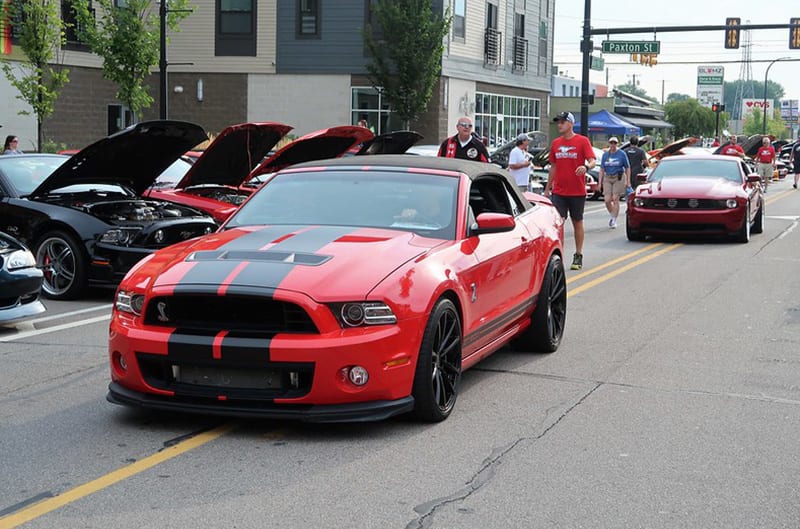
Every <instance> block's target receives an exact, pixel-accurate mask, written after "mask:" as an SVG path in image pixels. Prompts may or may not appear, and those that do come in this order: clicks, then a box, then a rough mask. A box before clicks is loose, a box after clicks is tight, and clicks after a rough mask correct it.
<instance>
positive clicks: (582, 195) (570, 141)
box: [544, 112, 595, 270]
mask: <svg viewBox="0 0 800 529" xmlns="http://www.w3.org/2000/svg"><path fill="white" fill-rule="evenodd" d="M553 121H554V122H555V123H558V134H559V136H558V138H556V139H554V140H553V143H552V145H550V172H549V175H548V178H547V186H545V188H544V194H545V196H549V197H550V200H551V201H552V202H553V205H554V206H555V207H556V209H557V210H558V213H559V215H561V218H563V219H565V220H566V218H567V213H569V217H570V218H571V219H572V227H573V228H574V232H575V255H574V256H573V258H572V267H571V268H572V270H580V269H581V268H583V237H584V230H583V207H584V205H585V204H586V172H587V171H588V170H589V169H592V168H593V167H594V164H595V154H594V150H593V149H592V144H591V143H590V142H589V138H587V137H586V136H581V135H580V134H575V132H574V131H573V127H574V126H575V116H573V115H572V113H571V112H562V113H560V114H559V115H557V116H556V117H554V118H553Z"/></svg>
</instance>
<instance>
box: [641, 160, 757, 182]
mask: <svg viewBox="0 0 800 529" xmlns="http://www.w3.org/2000/svg"><path fill="white" fill-rule="evenodd" d="M670 178H697V179H701V178H712V179H717V178H724V179H725V180H729V181H731V182H737V183H741V182H742V177H741V174H740V173H739V165H738V161H737V160H735V159H731V160H726V159H720V160H695V159H687V160H678V159H672V160H669V161H666V160H662V161H661V162H660V163H659V164H658V166H657V167H656V168H655V170H653V172H652V174H651V175H650V178H649V179H648V181H650V182H660V181H662V180H668V179H670Z"/></svg>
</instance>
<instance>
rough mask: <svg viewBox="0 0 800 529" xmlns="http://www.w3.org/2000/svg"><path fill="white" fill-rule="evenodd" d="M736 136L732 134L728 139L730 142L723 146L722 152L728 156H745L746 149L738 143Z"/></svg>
mask: <svg viewBox="0 0 800 529" xmlns="http://www.w3.org/2000/svg"><path fill="white" fill-rule="evenodd" d="M736 141H737V140H736V136H735V135H734V136H731V137H730V139H729V140H728V144H727V145H725V146H724V147H722V150H721V151H720V154H725V155H728V156H738V157H739V158H744V149H742V146H741V145H738V144H737V143H736Z"/></svg>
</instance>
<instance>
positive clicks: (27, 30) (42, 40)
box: [3, 0, 69, 151]
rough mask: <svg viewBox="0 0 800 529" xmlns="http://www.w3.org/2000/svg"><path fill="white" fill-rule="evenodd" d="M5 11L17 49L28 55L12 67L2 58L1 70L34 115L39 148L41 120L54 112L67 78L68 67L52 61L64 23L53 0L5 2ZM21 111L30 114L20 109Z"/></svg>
mask: <svg viewBox="0 0 800 529" xmlns="http://www.w3.org/2000/svg"><path fill="white" fill-rule="evenodd" d="M6 8H7V9H8V11H7V12H6V14H5V15H4V16H7V17H8V18H7V19H6V20H3V23H4V24H11V25H13V27H14V33H15V34H16V35H17V36H18V38H19V44H20V48H22V51H23V52H24V53H25V56H26V57H27V58H28V62H27V63H16V64H17V66H16V67H17V68H18V69H19V70H20V71H21V75H17V74H16V73H15V71H14V67H12V65H11V64H10V63H9V62H8V61H5V60H4V61H3V73H5V75H6V78H7V79H8V81H9V82H10V83H11V85H12V86H13V87H14V88H16V89H17V91H19V95H17V96H16V97H17V99H20V100H22V101H24V102H25V103H27V104H29V105H30V106H31V108H32V109H33V113H34V114H35V115H36V148H37V151H41V149H42V140H43V138H42V121H44V119H45V118H47V117H48V116H50V115H51V114H52V113H53V110H54V105H55V100H56V99H57V98H58V92H59V90H61V88H62V87H63V86H64V85H65V84H66V83H67V82H68V81H69V70H67V69H66V68H63V66H62V65H60V64H53V62H54V60H55V59H56V58H57V57H58V53H59V50H60V47H61V45H62V44H63V43H64V24H63V22H62V21H61V4H60V3H59V2H56V1H54V0H28V1H24V2H14V3H12V4H10V5H6ZM19 113H20V114H25V115H28V114H30V112H29V111H27V110H22V111H20V112H19Z"/></svg>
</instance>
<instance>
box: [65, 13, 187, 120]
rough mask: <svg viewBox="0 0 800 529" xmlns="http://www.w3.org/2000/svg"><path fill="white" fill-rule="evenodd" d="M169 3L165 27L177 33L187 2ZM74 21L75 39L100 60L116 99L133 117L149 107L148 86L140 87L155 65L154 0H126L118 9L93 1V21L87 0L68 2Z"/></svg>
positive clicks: (156, 26) (156, 20) (157, 27)
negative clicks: (115, 90)
mask: <svg viewBox="0 0 800 529" xmlns="http://www.w3.org/2000/svg"><path fill="white" fill-rule="evenodd" d="M164 1H167V2H168V3H169V12H168V14H167V25H168V27H169V28H170V29H171V30H173V31H177V30H178V23H179V22H180V21H181V20H183V19H184V18H186V17H187V16H188V15H189V14H190V13H191V9H189V4H188V0H164ZM70 4H71V6H72V9H74V11H75V15H76V18H77V20H78V27H77V28H76V30H77V33H78V36H79V38H80V39H81V41H82V42H84V43H85V44H87V45H88V46H89V48H90V49H91V50H92V52H94V53H96V54H97V55H99V56H100V57H102V58H103V76H104V77H105V78H106V79H108V80H110V81H112V82H114V83H116V84H117V99H119V100H120V101H122V102H123V103H125V105H126V106H127V107H128V108H130V109H131V111H132V112H133V113H134V115H136V114H138V112H139V111H140V110H142V109H143V108H148V107H150V105H152V104H153V98H152V97H151V96H150V93H149V88H150V87H149V86H147V85H145V84H144V80H145V78H146V77H148V76H149V75H150V71H151V70H152V69H153V68H154V67H155V66H156V65H157V64H158V59H159V37H160V34H161V27H160V20H159V16H158V8H159V1H158V0H126V1H125V2H124V5H123V6H121V7H117V6H115V5H114V4H115V2H114V0H94V5H95V6H96V7H97V18H95V16H94V13H93V12H90V11H89V3H88V1H87V0H70Z"/></svg>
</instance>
